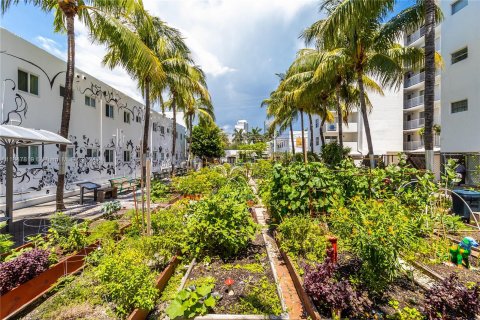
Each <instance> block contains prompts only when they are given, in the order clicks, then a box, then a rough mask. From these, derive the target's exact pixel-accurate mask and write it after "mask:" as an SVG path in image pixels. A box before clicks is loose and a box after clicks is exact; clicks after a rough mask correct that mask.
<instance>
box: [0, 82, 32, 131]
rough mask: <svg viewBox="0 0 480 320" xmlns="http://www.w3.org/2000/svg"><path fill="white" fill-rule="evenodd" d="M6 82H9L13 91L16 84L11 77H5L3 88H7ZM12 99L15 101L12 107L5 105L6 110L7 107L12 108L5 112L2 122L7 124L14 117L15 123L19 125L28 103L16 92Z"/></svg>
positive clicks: (25, 113) (25, 115)
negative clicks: (5, 115) (16, 121)
mask: <svg viewBox="0 0 480 320" xmlns="http://www.w3.org/2000/svg"><path fill="white" fill-rule="evenodd" d="M7 83H10V84H11V87H10V89H11V90H12V91H15V90H16V89H17V84H16V83H15V81H13V80H12V79H5V89H7ZM13 101H14V103H15V107H12V108H9V107H7V108H8V109H7V110H9V109H12V110H11V111H9V112H8V113H7V118H6V119H5V120H4V121H3V122H2V124H9V123H10V121H12V120H14V119H15V120H18V124H17V125H21V124H22V122H23V119H24V118H26V117H27V111H28V104H27V101H26V100H25V98H24V97H23V96H22V95H21V94H19V93H18V92H16V93H15V98H14V99H13Z"/></svg>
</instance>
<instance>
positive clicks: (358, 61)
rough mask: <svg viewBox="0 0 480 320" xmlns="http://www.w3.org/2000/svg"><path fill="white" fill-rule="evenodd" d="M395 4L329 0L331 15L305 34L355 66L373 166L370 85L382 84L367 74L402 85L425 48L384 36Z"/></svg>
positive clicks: (327, 6)
mask: <svg viewBox="0 0 480 320" xmlns="http://www.w3.org/2000/svg"><path fill="white" fill-rule="evenodd" d="M394 4H395V1H394V0H383V1H370V0H343V1H335V0H325V1H324V2H323V4H322V7H321V8H322V9H326V10H327V11H328V13H329V16H328V17H327V18H326V19H325V20H320V21H317V22H315V23H314V24H313V25H312V26H311V27H310V28H308V29H307V30H306V31H305V32H304V34H303V36H304V38H305V40H306V41H307V42H312V41H317V43H320V44H321V45H322V47H323V49H326V50H333V49H337V50H341V51H343V54H344V57H346V58H348V59H347V60H346V61H345V62H346V63H345V66H347V67H348V68H350V69H351V70H353V72H354V78H355V81H356V85H357V87H358V92H359V101H360V111H361V115H362V118H363V123H364V127H365V134H366V137H367V144H368V154H369V158H370V166H371V167H374V150H373V143H372V137H371V132H370V123H369V119H368V109H367V97H366V87H368V86H369V87H372V88H375V87H377V88H379V86H378V85H376V84H375V83H373V82H370V83H368V82H369V80H371V79H370V78H368V77H366V76H371V77H372V78H375V79H377V80H378V81H379V83H380V84H381V85H382V86H388V87H396V88H399V86H400V84H401V82H402V80H403V70H404V68H403V66H404V64H406V65H412V66H416V67H418V66H419V65H420V64H421V63H423V50H421V49H417V48H411V47H408V48H404V47H402V46H401V45H399V44H397V43H396V42H395V40H394V39H392V38H391V37H384V36H383V33H384V30H383V29H384V28H385V25H384V24H383V19H384V18H385V16H386V14H387V13H389V12H390V11H391V10H392V9H393V6H394ZM352 10H353V11H352ZM352 12H355V14H352ZM372 81H373V80H372Z"/></svg>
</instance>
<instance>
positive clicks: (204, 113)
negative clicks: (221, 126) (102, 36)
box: [184, 97, 215, 166]
mask: <svg viewBox="0 0 480 320" xmlns="http://www.w3.org/2000/svg"><path fill="white" fill-rule="evenodd" d="M209 98H210V97H209ZM195 117H199V118H201V119H203V120H205V121H212V122H213V121H215V114H214V112H213V105H212V103H211V101H210V99H208V100H203V99H195V100H194V103H190V104H187V105H185V108H184V119H185V123H186V124H187V130H188V132H189V134H188V161H187V162H188V164H189V166H191V165H192V160H193V159H192V158H193V156H192V149H191V144H192V129H193V121H194V120H195Z"/></svg>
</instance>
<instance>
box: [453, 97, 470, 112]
mask: <svg viewBox="0 0 480 320" xmlns="http://www.w3.org/2000/svg"><path fill="white" fill-rule="evenodd" d="M451 108H452V113H458V112H463V111H467V110H468V100H466V99H465V100H461V101H457V102H452V104H451Z"/></svg>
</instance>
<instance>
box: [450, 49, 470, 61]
mask: <svg viewBox="0 0 480 320" xmlns="http://www.w3.org/2000/svg"><path fill="white" fill-rule="evenodd" d="M467 58H468V47H465V48H463V49H460V50H458V51H455V52H454V53H452V64H455V63H457V62H460V61H462V60H465V59H467Z"/></svg>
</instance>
